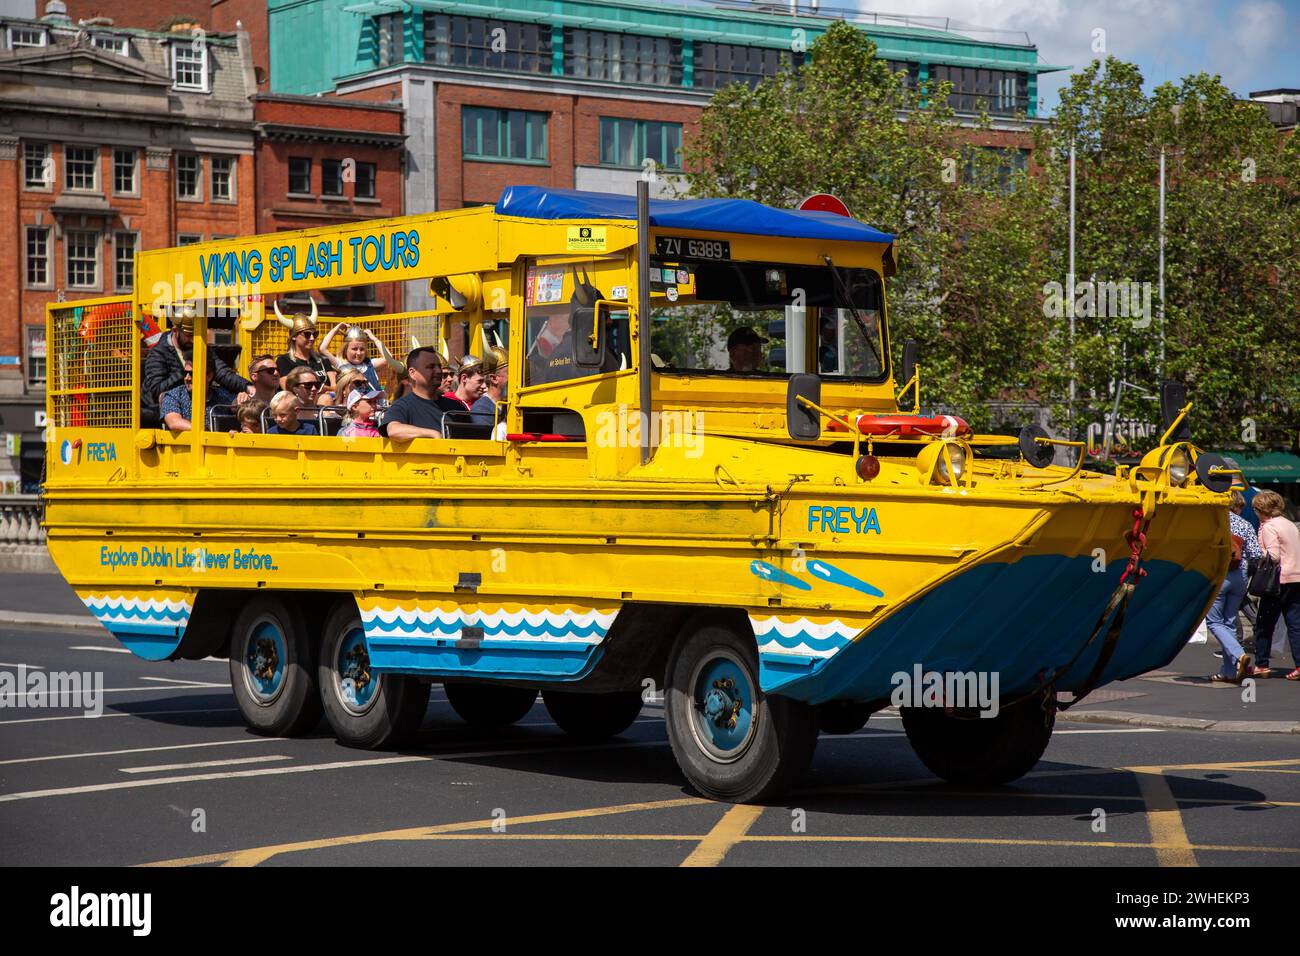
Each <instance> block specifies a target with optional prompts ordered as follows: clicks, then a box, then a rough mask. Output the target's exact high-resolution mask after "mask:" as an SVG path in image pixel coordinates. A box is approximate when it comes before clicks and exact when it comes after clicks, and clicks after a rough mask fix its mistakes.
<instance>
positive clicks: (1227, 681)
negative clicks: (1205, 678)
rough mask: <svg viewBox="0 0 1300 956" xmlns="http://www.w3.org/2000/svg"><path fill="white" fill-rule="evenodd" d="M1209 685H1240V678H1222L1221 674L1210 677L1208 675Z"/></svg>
mask: <svg viewBox="0 0 1300 956" xmlns="http://www.w3.org/2000/svg"><path fill="white" fill-rule="evenodd" d="M1210 683H1211V684H1240V683H1241V678H1240V677H1225V676H1223V675H1222V674H1211V675H1210Z"/></svg>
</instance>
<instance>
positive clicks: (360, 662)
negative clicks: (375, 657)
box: [334, 625, 379, 714]
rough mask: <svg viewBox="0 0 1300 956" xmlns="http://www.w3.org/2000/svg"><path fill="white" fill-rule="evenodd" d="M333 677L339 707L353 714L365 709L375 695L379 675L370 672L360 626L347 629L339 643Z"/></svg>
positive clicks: (368, 706) (367, 649) (371, 702)
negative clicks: (335, 683)
mask: <svg viewBox="0 0 1300 956" xmlns="http://www.w3.org/2000/svg"><path fill="white" fill-rule="evenodd" d="M334 674H335V680H336V682H337V685H336V690H337V691H338V695H339V700H340V701H341V702H342V703H343V706H344V707H345V708H347V710H349V711H350V712H351V713H354V714H364V713H365V712H366V711H367V710H369V709H370V707H371V705H372V704H373V703H374V701H375V695H376V694H377V693H378V692H379V676H378V675H377V674H374V673H372V672H371V670H370V649H369V647H368V646H367V644H366V632H365V631H364V630H362V629H361V626H360V625H358V626H356V627H353V628H350V629H349V630H348V631H347V633H345V634H344V635H343V639H342V640H340V641H339V650H338V655H337V657H336V659H335V661H334Z"/></svg>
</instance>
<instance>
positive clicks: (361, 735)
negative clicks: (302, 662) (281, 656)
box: [318, 600, 429, 750]
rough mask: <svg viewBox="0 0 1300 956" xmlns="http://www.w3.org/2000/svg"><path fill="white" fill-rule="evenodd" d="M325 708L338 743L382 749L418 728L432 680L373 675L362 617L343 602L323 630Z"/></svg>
mask: <svg viewBox="0 0 1300 956" xmlns="http://www.w3.org/2000/svg"><path fill="white" fill-rule="evenodd" d="M318 668H319V671H318V672H319V675H320V676H319V682H320V698H321V704H322V705H323V707H324V709H325V719H326V720H327V721H329V725H330V727H331V729H333V731H334V736H335V737H337V738H338V741H339V743H341V744H346V745H347V746H349V747H361V748H363V749H366V750H378V749H381V748H384V747H390V746H393V745H395V744H399V743H401V742H402V741H404V740H406V739H407V738H408V737H410V735H411V734H413V733H414V732H415V731H416V730H418V729H419V727H420V724H421V722H422V721H423V720H424V712H425V710H426V709H428V706H429V682H428V681H427V680H424V679H423V678H420V677H412V676H409V675H406V674H373V673H371V672H370V652H369V649H368V648H367V646H366V632H365V630H364V629H362V627H361V617H360V615H358V614H357V608H356V605H355V604H354V603H353V602H352V601H351V600H348V601H341V602H339V604H338V606H337V607H335V608H334V610H333V611H331V612H330V615H329V617H327V618H326V619H325V628H324V630H323V631H322V632H321V643H320V663H319V665H318Z"/></svg>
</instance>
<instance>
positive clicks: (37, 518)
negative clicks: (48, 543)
mask: <svg viewBox="0 0 1300 956" xmlns="http://www.w3.org/2000/svg"><path fill="white" fill-rule="evenodd" d="M42 513H43V509H42V506H41V499H40V496H39V495H3V496H0V547H6V546H9V545H26V544H44V543H45V529H44V528H43V527H41V516H42Z"/></svg>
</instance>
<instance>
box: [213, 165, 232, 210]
mask: <svg viewBox="0 0 1300 956" xmlns="http://www.w3.org/2000/svg"><path fill="white" fill-rule="evenodd" d="M212 201H213V202H234V201H235V158H234V157H233V156H213V157H212Z"/></svg>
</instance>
